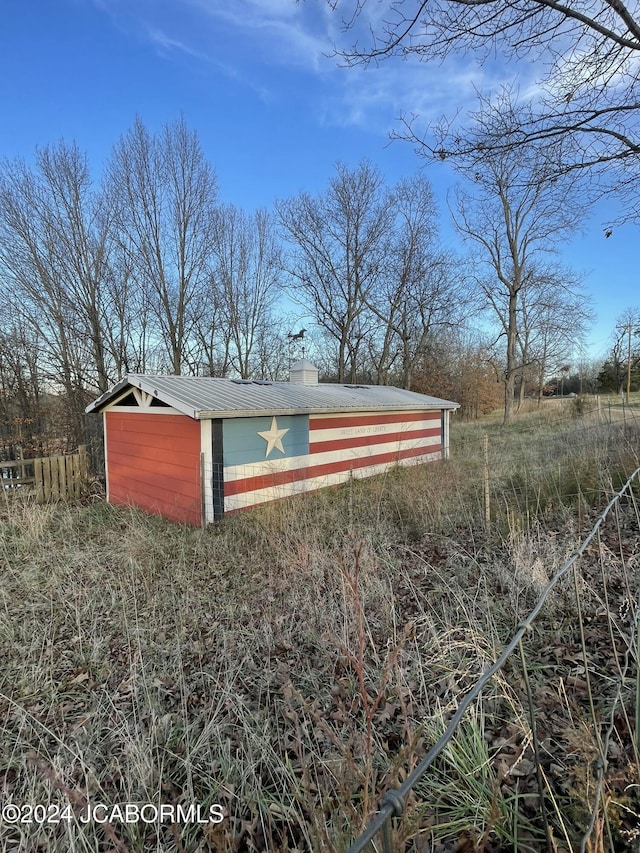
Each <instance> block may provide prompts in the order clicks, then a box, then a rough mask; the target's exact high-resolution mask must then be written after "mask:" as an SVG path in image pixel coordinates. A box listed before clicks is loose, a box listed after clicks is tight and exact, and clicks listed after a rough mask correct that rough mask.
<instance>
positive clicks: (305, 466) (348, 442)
mask: <svg viewBox="0 0 640 853" xmlns="http://www.w3.org/2000/svg"><path fill="white" fill-rule="evenodd" d="M442 430H443V427H442V415H441V412H440V411H431V412H428V411H427V412H407V411H391V412H389V411H387V412H380V411H378V412H359V413H354V414H345V413H340V414H310V415H306V414H305V415H289V416H277V417H258V418H238V419H234V420H225V421H223V479H224V485H223V491H224V511H225V512H233V511H234V510H239V509H244V508H246V507H250V506H255V505H257V504H260V503H264V502H266V501H271V500H275V499H278V498H281V497H287V496H289V495H295V494H298V493H300V492H306V491H311V490H315V489H319V488H323V487H324V486H329V485H335V484H338V483H342V482H344V481H345V480H347V479H349V477H352V476H353V477H368V476H370V475H372V474H379V473H382V472H384V471H386V470H387V469H388V468H389V467H391V466H392V465H396V464H404V465H408V464H412V463H413V464H416V463H419V462H427V461H429V460H432V459H437V458H440V455H441V452H442Z"/></svg>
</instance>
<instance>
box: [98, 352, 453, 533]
mask: <svg viewBox="0 0 640 853" xmlns="http://www.w3.org/2000/svg"><path fill="white" fill-rule="evenodd" d="M457 408H458V404H457V403H455V402H451V401H450V400H441V399H439V398H438V397H431V396H429V395H426V394H419V393H415V392H413V391H408V390H406V389H403V388H394V387H393V386H390V385H385V386H376V385H357V384H356V385H353V384H339V383H336V384H334V383H319V382H318V370H317V368H316V367H314V365H313V364H311V362H309V361H307V360H306V359H301V360H299V361H298V362H296V363H294V364H292V365H291V368H290V378H289V381H288V382H276V381H273V382H272V381H270V380H250V379H223V378H216V377H206V376H156V375H154V376H151V375H143V374H128V375H127V376H126V377H124V378H123V379H121V380H120V381H119V382H118V383H117V384H116V385H114V386H113V388H111V389H109V390H108V391H105V392H104V394H102V395H101V396H100V397H98V398H97V399H96V400H94V402H93V403H91V404H90V405H89V406H87V412H96V413H97V412H101V413H102V415H103V419H104V434H105V472H106V481H107V498H108V500H109V501H110V502H111V503H117V504H121V505H124V506H129V505H134V506H139V507H141V508H142V509H144V510H146V511H147V512H153V513H157V514H160V515H164V516H166V517H167V518H170V519H172V520H174V521H180V522H186V523H188V524H202V525H206V524H209V523H210V522H214V521H217V520H219V519H222V518H224V516H225V515H226V514H227V513H232V512H236V511H238V510H242V509H244V508H246V507H252V506H257V505H259V504H263V503H266V502H267V501H273V500H278V499H279V498H286V497H289V496H291V495H296V494H299V493H300V492H309V491H315V490H317V489H321V488H323V487H324V486H331V485H337V484H338V483H343V482H344V481H345V480H348V479H350V478H351V477H369V476H371V475H373V474H381V473H383V472H384V471H387V470H388V469H389V468H390V467H391V466H393V465H412V464H416V463H422V462H429V461H431V460H435V459H443V458H447V457H448V450H449V422H450V416H451V413H452V412H453V411H455V410H456V409H457Z"/></svg>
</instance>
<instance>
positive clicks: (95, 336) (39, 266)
mask: <svg viewBox="0 0 640 853" xmlns="http://www.w3.org/2000/svg"><path fill="white" fill-rule="evenodd" d="M100 208H101V205H100V200H99V195H98V193H97V192H96V191H95V190H94V188H93V185H92V181H91V177H90V174H89V169H88V165H87V162H86V158H85V157H84V156H83V155H82V154H81V153H80V151H79V150H78V148H77V147H76V146H75V145H66V144H65V143H60V144H58V145H57V146H52V147H46V148H43V149H40V150H39V151H37V152H36V158H35V165H34V167H30V166H27V165H26V164H25V163H24V162H23V161H21V160H15V161H13V162H5V163H4V165H3V169H2V175H1V177H0V266H1V268H2V279H3V284H4V287H5V288H6V299H5V303H4V304H5V306H6V309H5V310H7V311H8V312H12V313H13V314H14V315H15V316H16V317H19V318H20V319H19V322H20V323H21V324H24V323H26V324H29V325H30V326H31V329H32V330H33V334H34V335H38V337H39V338H40V339H41V340H42V345H43V359H42V365H43V367H44V365H45V364H46V365H47V368H48V373H49V381H50V382H52V383H54V385H58V386H61V387H62V388H63V389H64V392H65V394H66V397H67V406H68V411H69V419H70V429H71V433H72V436H73V437H74V439H75V441H76V442H81V441H83V440H84V438H83V436H84V406H85V405H86V402H87V389H88V388H98V389H100V390H105V389H106V388H107V386H108V384H109V381H110V378H111V375H112V374H111V370H110V368H111V364H110V360H109V355H108V352H107V348H106V347H105V339H104V334H103V330H104V328H105V326H107V325H108V323H109V319H110V306H109V303H108V299H106V298H105V293H106V291H105V290H103V284H104V281H105V278H106V277H107V276H108V275H109V264H110V259H109V225H108V222H107V221H106V220H105V218H104V217H103V216H101V215H100ZM72 440H73V439H72Z"/></svg>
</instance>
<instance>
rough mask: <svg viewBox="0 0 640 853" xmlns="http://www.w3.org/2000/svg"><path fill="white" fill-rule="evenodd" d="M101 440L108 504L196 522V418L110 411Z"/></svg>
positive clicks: (199, 506)
mask: <svg viewBox="0 0 640 853" xmlns="http://www.w3.org/2000/svg"><path fill="white" fill-rule="evenodd" d="M106 443H107V479H108V485H109V502H110V503H113V504H118V505H120V506H131V505H134V506H138V507H140V508H141V509H144V510H146V511H147V512H151V513H154V514H156V515H163V516H165V518H170V519H171V520H172V521H180V522H187V523H188V524H195V525H199V524H200V522H201V513H202V504H201V500H202V499H201V491H200V422H199V421H194V420H193V419H192V418H189V417H187V416H186V415H163V414H146V413H142V412H141V413H140V414H138V413H129V412H126V413H125V412H116V411H110V412H107V413H106Z"/></svg>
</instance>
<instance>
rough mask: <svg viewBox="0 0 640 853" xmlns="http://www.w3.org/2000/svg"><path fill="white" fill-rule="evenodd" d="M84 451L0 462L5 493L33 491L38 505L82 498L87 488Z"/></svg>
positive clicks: (0, 476)
mask: <svg viewBox="0 0 640 853" xmlns="http://www.w3.org/2000/svg"><path fill="white" fill-rule="evenodd" d="M87 473H88V466H87V448H86V446H84V445H81V446H80V447H79V448H78V452H77V453H70V454H67V455H64V456H45V457H42V458H39V459H17V460H14V461H6V462H5V461H0V478H1V479H0V482H1V483H2V486H3V488H4V491H5V492H7V491H10V490H13V489H20V490H22V489H25V488H26V489H27V491H28V492H35V496H36V502H37V503H47V502H48V501H66V500H72V499H73V498H79V497H81V496H82V495H83V494H84V492H85V489H86V485H87Z"/></svg>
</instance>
